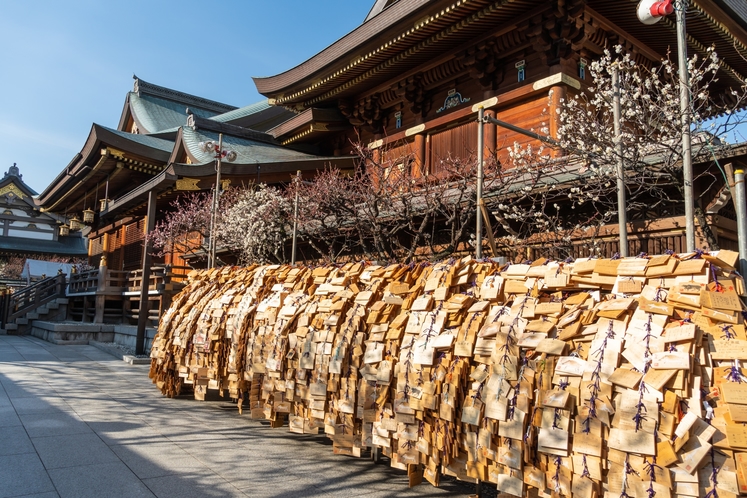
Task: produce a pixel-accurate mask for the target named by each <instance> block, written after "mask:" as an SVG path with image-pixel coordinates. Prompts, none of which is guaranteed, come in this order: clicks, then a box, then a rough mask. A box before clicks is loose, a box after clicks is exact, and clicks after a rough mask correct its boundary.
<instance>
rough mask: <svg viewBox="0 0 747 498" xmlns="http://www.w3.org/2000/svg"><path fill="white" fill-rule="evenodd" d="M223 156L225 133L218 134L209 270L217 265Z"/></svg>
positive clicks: (211, 213)
mask: <svg viewBox="0 0 747 498" xmlns="http://www.w3.org/2000/svg"><path fill="white" fill-rule="evenodd" d="M222 154H223V133H220V134H218V150H217V151H216V154H215V158H216V164H215V189H214V190H213V208H212V209H211V212H210V244H209V245H208V268H214V267H215V266H216V265H215V246H216V243H215V225H216V221H217V220H216V218H217V217H218V206H219V202H220V160H221V155H222Z"/></svg>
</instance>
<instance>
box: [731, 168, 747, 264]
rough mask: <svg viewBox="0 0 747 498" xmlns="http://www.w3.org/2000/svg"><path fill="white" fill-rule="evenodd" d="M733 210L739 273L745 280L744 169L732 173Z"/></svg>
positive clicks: (746, 200) (746, 196)
mask: <svg viewBox="0 0 747 498" xmlns="http://www.w3.org/2000/svg"><path fill="white" fill-rule="evenodd" d="M734 208H735V209H736V211H737V241H738V242H737V244H738V246H737V247H739V271H740V272H741V274H742V277H744V278H747V194H745V186H744V169H742V168H739V169H737V170H736V171H734Z"/></svg>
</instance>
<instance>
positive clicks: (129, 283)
mask: <svg viewBox="0 0 747 498" xmlns="http://www.w3.org/2000/svg"><path fill="white" fill-rule="evenodd" d="M180 269H183V268H181V267H172V266H154V267H152V268H151V274H150V279H149V280H148V290H151V291H154V290H155V291H171V290H178V289H179V288H180V284H181V282H183V281H186V279H187V277H186V275H181V274H178V273H174V270H180ZM142 281H143V270H133V271H122V270H110V269H108V268H107V267H105V266H101V267H99V268H96V269H93V270H89V271H85V272H81V273H76V274H73V275H72V276H71V277H70V285H69V287H68V294H69V295H71V296H72V295H81V294H88V295H91V294H108V295H117V294H124V293H131V292H140V289H142V285H143V282H142Z"/></svg>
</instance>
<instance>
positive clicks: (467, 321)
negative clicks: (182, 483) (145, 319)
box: [150, 250, 747, 498]
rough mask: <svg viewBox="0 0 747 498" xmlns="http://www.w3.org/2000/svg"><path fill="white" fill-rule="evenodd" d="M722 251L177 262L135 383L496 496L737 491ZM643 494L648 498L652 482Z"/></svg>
mask: <svg viewBox="0 0 747 498" xmlns="http://www.w3.org/2000/svg"><path fill="white" fill-rule="evenodd" d="M737 258H738V255H737V254H736V253H734V252H732V251H723V250H722V251H718V252H712V253H700V252H697V253H689V254H671V255H659V256H643V255H642V256H640V257H635V258H622V259H578V260H576V261H574V262H559V261H549V260H545V259H540V260H537V261H534V262H527V263H525V264H510V265H504V266H501V265H499V264H498V263H494V262H492V261H477V260H474V259H471V258H463V259H451V260H448V261H443V262H438V263H414V264H410V265H402V264H394V265H389V266H377V265H373V264H366V263H348V264H345V265H328V266H319V267H313V268H307V267H291V266H281V265H274V266H252V267H247V268H231V267H225V268H220V269H214V270H209V271H201V272H193V273H192V274H191V275H190V282H189V284H188V286H187V287H186V288H185V289H184V290H183V291H182V293H181V294H179V296H177V297H176V298H175V299H174V301H173V304H172V306H171V308H170V309H169V310H168V311H167V312H166V313H165V315H164V317H163V318H162V320H161V323H160V327H159V330H158V334H157V336H156V338H155V340H154V343H153V348H152V351H151V357H152V364H151V371H150V376H151V378H152V379H153V381H154V383H156V385H157V386H158V388H159V389H160V390H161V391H162V392H163V393H164V394H165V395H167V396H176V395H178V394H179V393H180V392H181V391H182V389H184V387H185V386H187V385H189V386H190V387H191V388H192V390H193V392H194V395H195V397H196V398H197V399H204V398H205V395H206V393H207V392H208V390H216V391H217V392H218V393H220V394H222V395H227V396H230V397H231V398H233V399H236V400H238V401H239V403H238V407H239V411H240V412H243V413H245V416H247V415H248V416H251V417H253V418H258V419H267V420H269V421H270V423H271V426H272V427H284V426H288V427H289V429H290V431H291V432H294V433H299V434H316V433H324V434H326V435H327V436H328V437H329V438H330V439H331V440H332V443H333V450H334V452H335V453H338V454H342V455H353V456H360V455H361V452H362V450H364V449H372V450H376V451H379V452H381V453H383V454H384V455H386V456H388V457H389V461H390V463H391V465H392V466H393V467H396V468H400V469H403V470H407V471H408V474H409V476H410V483H411V484H413V485H414V484H416V483H419V482H421V481H422V480H423V479H425V480H427V481H429V482H430V483H431V484H433V485H438V482H439V478H440V476H441V475H444V474H446V475H452V476H456V477H457V478H459V479H464V480H471V481H474V480H475V479H479V480H481V481H483V482H491V483H494V484H495V485H496V486H497V488H498V490H499V491H500V492H501V493H502V494H503V495H504V496H520V497H524V496H542V497H551V496H567V497H579V498H591V497H602V496H614V497H617V496H623V497H625V496H627V497H634V496H635V497H637V496H640V497H646V498H650V497H652V496H656V497H657V498H663V497H703V496H709V497H710V498H716V497H721V498H725V497H732V496H738V495H740V493H743V494H747V426H746V425H745V423H747V371H745V370H744V369H743V368H742V365H741V361H743V360H747V336H746V335H745V325H744V324H745V311H746V310H747V307H745V305H744V304H743V302H742V299H741V297H744V296H745V285H744V281H743V279H742V277H741V276H739V275H738V274H737V273H736V272H735V271H734V265H735V264H736V262H737ZM654 493H655V494H654Z"/></svg>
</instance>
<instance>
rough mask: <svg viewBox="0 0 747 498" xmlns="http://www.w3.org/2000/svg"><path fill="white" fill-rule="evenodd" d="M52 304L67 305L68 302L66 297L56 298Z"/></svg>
mask: <svg viewBox="0 0 747 498" xmlns="http://www.w3.org/2000/svg"><path fill="white" fill-rule="evenodd" d="M54 302H55V303H57V304H68V303H69V302H70V300H69V299H68V298H66V297H58V298H57V299H55V301H54Z"/></svg>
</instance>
